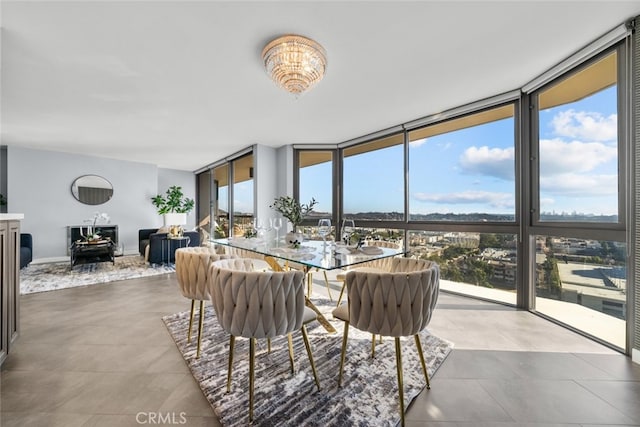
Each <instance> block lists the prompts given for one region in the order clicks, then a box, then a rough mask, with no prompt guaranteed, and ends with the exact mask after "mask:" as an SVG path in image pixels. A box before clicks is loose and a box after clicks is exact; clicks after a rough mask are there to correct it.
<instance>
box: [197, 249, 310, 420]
mask: <svg viewBox="0 0 640 427" xmlns="http://www.w3.org/2000/svg"><path fill="white" fill-rule="evenodd" d="M209 275H210V279H209V293H210V295H211V302H212V303H213V308H214V310H215V312H216V315H217V317H218V322H219V323H220V326H222V329H224V330H225V331H226V332H228V333H229V334H230V336H231V337H230V341H229V366H228V372H227V392H229V391H230V390H231V372H232V368H233V351H234V345H235V338H236V337H245V338H249V422H251V421H252V420H253V395H254V393H253V392H254V384H255V368H254V364H255V343H256V339H258V338H266V339H270V338H274V337H277V336H284V335H286V336H287V340H288V344H289V361H290V362H291V371H292V372H293V369H294V362H293V339H292V336H291V332H293V331H296V330H300V331H301V332H302V338H303V339H304V344H305V348H306V350H307V354H308V356H309V361H310V364H311V369H312V371H313V376H314V379H315V383H316V386H317V387H318V390H319V389H320V382H319V381H318V375H317V372H316V367H315V364H314V361H313V355H312V353H311V345H310V344H309V338H308V336H307V329H306V326H305V325H306V324H307V323H309V322H311V321H313V320H315V319H316V314H315V312H314V311H313V310H311V309H309V308H308V307H306V306H305V298H304V284H303V279H304V273H303V272H301V271H297V270H290V271H252V260H251V259H243V258H238V259H228V260H220V261H215V262H212V263H211V267H210V274H209Z"/></svg>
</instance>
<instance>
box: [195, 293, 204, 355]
mask: <svg viewBox="0 0 640 427" xmlns="http://www.w3.org/2000/svg"><path fill="white" fill-rule="evenodd" d="M203 329H204V301H200V325H199V327H198V350H197V351H196V359H200V344H201V343H202V330H203Z"/></svg>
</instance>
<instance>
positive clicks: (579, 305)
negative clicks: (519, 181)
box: [533, 50, 627, 348]
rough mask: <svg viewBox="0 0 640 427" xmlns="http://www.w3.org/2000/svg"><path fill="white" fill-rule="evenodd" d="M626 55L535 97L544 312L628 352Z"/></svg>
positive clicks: (539, 285)
mask: <svg viewBox="0 0 640 427" xmlns="http://www.w3.org/2000/svg"><path fill="white" fill-rule="evenodd" d="M619 58H620V56H619V54H618V51H617V50H613V51H610V52H607V53H606V54H604V55H602V56H600V57H598V58H596V59H595V60H593V61H590V62H589V63H588V64H586V65H583V66H581V67H579V68H577V69H576V70H573V71H572V72H570V73H568V74H567V75H565V76H563V77H562V78H560V79H559V80H558V81H555V82H552V83H551V84H549V85H548V86H546V87H544V88H541V89H540V90H539V91H537V92H536V93H535V94H534V95H533V104H534V106H535V107H537V110H536V116H535V119H536V120H535V125H536V129H537V132H536V133H537V135H536V136H537V138H535V139H534V142H537V154H538V155H537V156H535V157H536V159H539V160H538V161H537V162H536V163H535V165H536V168H535V173H536V176H537V180H536V182H534V184H535V185H537V187H536V189H537V191H535V192H534V194H535V195H536V197H535V199H534V201H535V205H534V210H535V212H536V213H537V215H535V216H534V221H535V227H534V230H537V229H538V228H540V233H537V234H536V237H535V244H536V249H535V257H536V259H535V286H536V287H535V290H536V301H535V307H536V310H537V311H538V312H540V313H543V314H545V315H548V316H550V317H552V318H554V319H557V320H559V321H562V322H564V323H566V324H569V325H572V326H574V327H576V328H579V329H580V330H583V331H585V332H587V333H589V334H591V335H593V336H595V337H597V338H599V339H602V340H604V341H606V342H609V343H612V344H614V345H616V346H618V347H620V348H624V347H625V334H626V317H627V315H626V313H627V308H626V307H627V305H626V299H627V296H626V295H627V288H626V276H627V275H626V242H625V224H624V220H623V216H621V212H624V204H625V197H624V194H625V191H626V190H625V185H626V184H625V179H624V171H625V168H624V163H623V162H622V161H621V156H620V152H621V147H624V145H623V144H622V142H621V141H620V139H619V138H618V134H619V132H618V129H619V128H620V120H619V112H618V106H619V105H620V103H619V85H618V78H619V67H618V64H619Z"/></svg>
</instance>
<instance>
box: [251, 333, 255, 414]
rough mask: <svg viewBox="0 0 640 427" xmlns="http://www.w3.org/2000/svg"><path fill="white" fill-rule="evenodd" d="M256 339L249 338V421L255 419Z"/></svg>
mask: <svg viewBox="0 0 640 427" xmlns="http://www.w3.org/2000/svg"><path fill="white" fill-rule="evenodd" d="M255 359H256V339H255V338H249V422H251V421H253V389H254V385H255V379H256V378H255V376H256V373H255Z"/></svg>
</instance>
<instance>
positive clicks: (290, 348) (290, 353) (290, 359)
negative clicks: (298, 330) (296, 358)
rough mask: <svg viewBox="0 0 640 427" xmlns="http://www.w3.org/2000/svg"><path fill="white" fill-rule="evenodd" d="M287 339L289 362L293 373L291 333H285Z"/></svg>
mask: <svg viewBox="0 0 640 427" xmlns="http://www.w3.org/2000/svg"><path fill="white" fill-rule="evenodd" d="M287 341H288V342H289V362H291V373H292V374H293V373H294V368H293V337H292V336H291V334H287Z"/></svg>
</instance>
